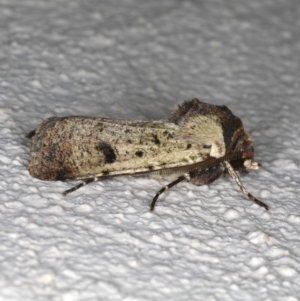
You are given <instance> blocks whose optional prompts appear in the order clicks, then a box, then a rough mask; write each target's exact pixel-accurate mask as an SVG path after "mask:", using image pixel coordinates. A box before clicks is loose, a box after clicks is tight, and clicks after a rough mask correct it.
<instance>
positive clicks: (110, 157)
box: [96, 141, 117, 164]
mask: <svg viewBox="0 0 300 301" xmlns="http://www.w3.org/2000/svg"><path fill="white" fill-rule="evenodd" d="M96 150H97V151H99V152H101V153H102V154H103V155H104V156H105V163H109V164H111V163H114V162H115V161H116V159H117V156H116V154H115V151H114V149H113V148H112V146H111V145H110V144H108V143H106V142H104V141H101V142H99V143H98V145H97V146H96Z"/></svg>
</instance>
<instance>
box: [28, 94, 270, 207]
mask: <svg viewBox="0 0 300 301" xmlns="http://www.w3.org/2000/svg"><path fill="white" fill-rule="evenodd" d="M28 137H29V138H32V142H31V160H30V162H29V166H28V170H29V173H30V174H31V176H33V177H35V178H38V179H40V180H44V181H57V180H59V181H66V180H82V182H81V183H80V184H79V185H77V186H75V187H73V188H71V189H68V190H66V191H65V192H63V194H64V195H66V194H68V193H70V192H73V191H75V190H77V189H79V188H80V187H82V186H84V185H86V184H89V183H92V182H95V181H99V180H101V179H107V178H110V177H116V176H124V175H133V176H138V175H145V174H154V175H156V176H160V177H168V178H171V179H172V182H170V184H168V185H166V186H165V187H163V188H162V189H160V190H159V191H158V192H157V193H156V195H155V196H154V198H153V200H152V203H151V206H150V209H151V211H153V210H154V207H155V204H156V202H157V199H158V197H159V196H160V195H161V194H162V193H163V192H164V191H166V190H168V189H169V188H171V187H173V186H175V185H176V184H178V183H179V182H181V181H188V182H191V183H192V184H195V185H205V184H209V183H211V182H213V181H215V180H216V179H217V178H219V177H220V176H222V175H226V174H228V175H229V176H230V177H232V178H233V179H234V180H235V181H236V183H237V184H238V186H239V187H240V189H241V191H242V192H243V194H244V195H246V196H247V197H248V198H249V199H250V200H251V201H253V202H254V203H256V204H257V205H259V206H262V207H264V208H265V209H266V210H268V205H266V204H265V203H263V202H261V201H260V200H258V199H257V198H255V197H254V196H252V195H251V194H250V193H249V192H248V191H247V190H246V188H245V187H244V186H243V184H242V182H241V180H240V178H239V175H238V174H239V173H248V172H249V171H251V170H256V169H258V168H259V164H258V163H256V162H253V156H254V148H253V143H252V139H251V137H250V136H249V135H248V134H246V133H245V131H244V127H243V123H242V121H241V120H240V119H239V118H238V117H236V116H234V115H233V114H232V112H231V111H230V110H229V109H228V108H227V107H226V106H224V105H223V106H218V105H212V104H208V103H205V102H202V101H199V100H198V99H193V100H189V101H184V102H182V103H181V104H179V105H178V106H177V107H176V108H175V110H174V112H173V113H172V115H171V117H170V118H169V119H168V120H120V119H109V118H95V117H81V116H73V117H62V118H61V117H50V118H48V119H46V120H45V121H44V122H42V123H41V124H40V125H39V126H38V127H37V129H36V130H34V131H32V132H30V133H29V134H28Z"/></svg>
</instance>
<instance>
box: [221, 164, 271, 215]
mask: <svg viewBox="0 0 300 301" xmlns="http://www.w3.org/2000/svg"><path fill="white" fill-rule="evenodd" d="M224 162H225V165H226V168H227V171H228V173H229V175H230V176H231V177H232V178H233V179H234V180H235V181H236V183H237V184H238V185H239V187H240V189H241V191H242V192H243V194H244V195H245V196H247V197H248V198H249V199H250V200H251V201H253V202H254V203H255V204H257V205H259V206H261V207H264V208H265V209H266V210H269V206H268V205H266V204H265V203H263V202H261V201H260V200H258V199H257V198H255V197H254V196H253V195H252V194H251V193H249V192H248V191H247V189H246V188H245V187H244V185H243V184H242V182H241V180H240V178H239V176H238V175H237V173H236V172H235V170H234V169H233V167H232V166H231V165H230V163H229V162H228V161H224Z"/></svg>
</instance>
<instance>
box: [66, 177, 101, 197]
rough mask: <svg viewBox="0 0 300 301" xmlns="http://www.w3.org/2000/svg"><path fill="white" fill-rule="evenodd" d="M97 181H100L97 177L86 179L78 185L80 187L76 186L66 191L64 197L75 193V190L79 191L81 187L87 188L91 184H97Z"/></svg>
mask: <svg viewBox="0 0 300 301" xmlns="http://www.w3.org/2000/svg"><path fill="white" fill-rule="evenodd" d="M96 181H98V178H97V177H96V178H90V179H86V180H84V181H83V182H81V183H80V184H78V185H76V186H74V187H72V188H70V189H67V190H65V191H64V192H63V195H66V194H68V193H70V192H73V191H75V190H77V189H79V188H81V187H83V186H85V185H87V184H89V183H92V182H96Z"/></svg>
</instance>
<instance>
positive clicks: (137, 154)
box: [135, 151, 144, 158]
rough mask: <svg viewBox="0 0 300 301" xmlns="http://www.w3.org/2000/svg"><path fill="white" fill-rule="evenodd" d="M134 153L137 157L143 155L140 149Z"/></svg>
mask: <svg viewBox="0 0 300 301" xmlns="http://www.w3.org/2000/svg"><path fill="white" fill-rule="evenodd" d="M135 155H136V156H137V157H140V158H141V157H143V155H144V152H142V151H136V152H135Z"/></svg>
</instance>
